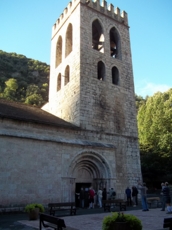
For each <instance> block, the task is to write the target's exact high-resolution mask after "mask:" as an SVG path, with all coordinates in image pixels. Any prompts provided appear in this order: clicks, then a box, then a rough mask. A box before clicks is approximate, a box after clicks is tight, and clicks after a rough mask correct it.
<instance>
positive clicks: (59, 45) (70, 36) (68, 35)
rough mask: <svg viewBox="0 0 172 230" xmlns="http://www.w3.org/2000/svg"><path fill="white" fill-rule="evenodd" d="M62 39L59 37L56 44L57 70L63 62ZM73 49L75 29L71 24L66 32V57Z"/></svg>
mask: <svg viewBox="0 0 172 230" xmlns="http://www.w3.org/2000/svg"><path fill="white" fill-rule="evenodd" d="M62 47H63V46H62V37H61V36H59V38H58V40H57V44H56V57H55V68H57V67H58V66H59V65H60V63H61V62H62ZM72 48H73V28H72V24H71V23H69V25H68V27H67V30H66V40H65V57H67V56H68V55H69V54H70V53H71V52H72Z"/></svg>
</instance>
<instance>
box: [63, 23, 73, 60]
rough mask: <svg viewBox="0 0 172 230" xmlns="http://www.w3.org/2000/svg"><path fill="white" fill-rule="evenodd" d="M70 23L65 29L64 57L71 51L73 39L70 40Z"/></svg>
mask: <svg viewBox="0 0 172 230" xmlns="http://www.w3.org/2000/svg"><path fill="white" fill-rule="evenodd" d="M72 33H73V31H72V24H71V23H70V24H69V25H68V28H67V31H66V48H65V57H67V56H68V55H69V54H70V53H71V52H72V46H73V40H72Z"/></svg>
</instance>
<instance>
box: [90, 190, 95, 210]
mask: <svg viewBox="0 0 172 230" xmlns="http://www.w3.org/2000/svg"><path fill="white" fill-rule="evenodd" d="M88 195H89V209H90V208H94V195H95V192H94V190H93V189H92V188H89V191H88Z"/></svg>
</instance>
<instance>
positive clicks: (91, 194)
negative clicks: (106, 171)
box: [80, 182, 172, 213]
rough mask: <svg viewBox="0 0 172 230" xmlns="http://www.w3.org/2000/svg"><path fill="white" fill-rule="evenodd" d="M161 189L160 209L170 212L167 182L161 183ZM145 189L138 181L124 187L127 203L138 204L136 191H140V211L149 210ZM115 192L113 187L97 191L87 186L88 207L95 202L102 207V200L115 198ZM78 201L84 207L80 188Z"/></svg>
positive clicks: (143, 184) (82, 191)
mask: <svg viewBox="0 0 172 230" xmlns="http://www.w3.org/2000/svg"><path fill="white" fill-rule="evenodd" d="M161 187H162V190H161V195H162V209H161V211H165V208H166V210H167V213H172V206H171V194H170V189H169V186H168V182H165V183H162V184H161ZM147 190H148V188H147V187H146V183H142V182H138V185H137V186H132V188H131V189H130V188H129V187H127V188H126V190H125V194H126V198H127V205H128V206H132V205H133V207H136V206H137V205H138V191H140V196H141V204H142V211H149V208H148V204H147ZM115 197H116V192H115V191H114V189H113V188H110V189H109V191H108V192H107V191H106V188H104V189H103V190H102V189H101V188H99V189H98V191H97V192H95V190H94V189H93V188H89V190H88V200H89V207H88V208H94V206H95V204H98V206H99V207H100V208H102V201H103V200H107V199H109V198H110V199H115ZM80 202H81V207H84V189H83V188H81V192H80Z"/></svg>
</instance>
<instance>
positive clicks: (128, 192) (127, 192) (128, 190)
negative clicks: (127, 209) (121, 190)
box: [125, 187, 132, 206]
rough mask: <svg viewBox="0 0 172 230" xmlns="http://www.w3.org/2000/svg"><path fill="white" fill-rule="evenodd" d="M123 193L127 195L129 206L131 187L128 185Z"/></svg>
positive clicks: (129, 204)
mask: <svg viewBox="0 0 172 230" xmlns="http://www.w3.org/2000/svg"><path fill="white" fill-rule="evenodd" d="M125 194H126V196H127V205H128V206H131V205H132V204H131V189H130V188H129V187H127V188H126V190H125Z"/></svg>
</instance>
